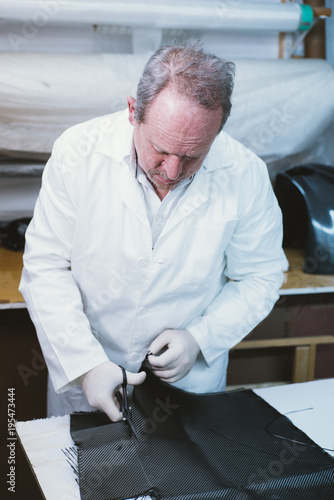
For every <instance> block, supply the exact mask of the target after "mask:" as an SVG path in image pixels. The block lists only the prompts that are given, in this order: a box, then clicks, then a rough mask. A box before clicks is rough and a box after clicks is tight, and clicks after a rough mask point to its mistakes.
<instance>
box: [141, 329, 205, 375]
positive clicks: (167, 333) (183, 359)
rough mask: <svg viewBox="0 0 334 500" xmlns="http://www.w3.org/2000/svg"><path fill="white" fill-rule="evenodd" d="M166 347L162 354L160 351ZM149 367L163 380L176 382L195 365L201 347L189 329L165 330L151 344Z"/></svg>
mask: <svg viewBox="0 0 334 500" xmlns="http://www.w3.org/2000/svg"><path fill="white" fill-rule="evenodd" d="M163 349H166V350H165V352H163V353H162V354H160V356H159V355H157V354H158V353H159V352H160V351H162V350H163ZM149 350H150V351H151V352H152V353H153V354H152V355H149V356H148V358H147V359H148V362H149V368H150V369H151V370H152V372H153V373H154V375H156V376H157V377H159V378H160V379H161V380H162V381H163V382H176V381H177V380H180V379H181V378H183V377H185V376H186V375H187V373H189V372H190V370H191V369H192V367H193V364H194V363H195V361H196V358H197V356H198V354H199V352H200V348H199V346H198V344H197V342H196V340H195V339H194V337H193V336H192V335H191V333H190V332H188V330H164V331H163V332H162V333H160V335H158V337H157V338H156V339H154V340H153V342H152V343H151V345H150V348H149Z"/></svg>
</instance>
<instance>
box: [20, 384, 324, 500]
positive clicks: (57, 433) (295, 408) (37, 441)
mask: <svg viewBox="0 0 334 500" xmlns="http://www.w3.org/2000/svg"><path fill="white" fill-rule="evenodd" d="M254 392H255V393H256V394H258V395H259V396H261V397H262V398H263V399H264V400H265V401H267V403H269V404H270V405H271V406H273V407H274V408H276V409H277V410H278V411H279V412H280V413H282V414H284V415H287V416H288V418H289V419H290V420H291V421H292V422H293V424H294V425H295V426H296V427H298V428H300V429H301V430H302V431H304V432H305V433H306V434H307V435H308V436H309V437H310V438H311V439H312V440H313V441H314V442H315V443H317V444H318V445H319V446H320V447H322V448H324V449H325V451H327V453H329V454H330V455H331V456H334V441H333V421H334V379H326V380H317V381H313V382H306V383H302V384H292V385H291V384H289V385H282V386H276V387H268V388H265V389H257V390H255V391H254ZM69 421H70V418H69V415H66V416H63V417H56V418H51V419H44V420H33V421H28V422H17V424H16V429H17V435H18V437H19V439H20V441H21V443H22V446H23V447H24V450H25V453H26V455H27V458H28V460H29V462H30V465H31V468H32V470H33V472H34V474H35V476H36V479H37V481H38V483H39V486H40V488H41V491H42V492H43V495H44V498H45V499H46V500H60V499H62V500H79V499H80V494H79V487H78V485H77V483H76V481H75V475H74V472H73V471H72V469H71V467H70V465H69V463H68V462H67V461H66V456H65V454H64V452H63V451H62V450H64V449H65V448H70V447H72V446H73V444H74V443H73V441H72V438H71V436H70V433H69ZM271 460H272V457H269V458H268V463H270V461H271ZM129 466H131V465H130V464H129ZM146 498H148V497H146Z"/></svg>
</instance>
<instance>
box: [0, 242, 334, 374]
mask: <svg viewBox="0 0 334 500" xmlns="http://www.w3.org/2000/svg"><path fill="white" fill-rule="evenodd" d="M286 255H287V258H288V261H289V266H290V267H289V271H288V272H286V273H284V283H283V286H282V288H281V289H280V291H279V293H280V296H281V297H284V296H289V295H305V294H323V293H333V292H334V275H315V274H306V273H304V272H303V270H302V264H303V251H302V250H301V249H286ZM21 271H22V253H21V252H12V251H10V250H7V249H5V248H1V247H0V282H1V289H0V309H17V308H24V307H25V303H24V301H23V298H22V296H21V294H20V292H19V291H18V285H19V281H20V276H21ZM332 343H334V331H333V334H332V335H321V334H320V335H314V336H308V337H297V338H295V337H289V338H279V339H260V340H247V339H246V340H244V341H242V342H241V343H239V344H238V345H237V346H236V347H235V348H234V350H250V349H252V350H254V349H257V350H259V349H268V348H280V347H287V348H293V349H294V361H293V375H292V381H293V382H306V381H310V380H313V379H314V372H315V363H316V350H317V346H318V345H321V344H332Z"/></svg>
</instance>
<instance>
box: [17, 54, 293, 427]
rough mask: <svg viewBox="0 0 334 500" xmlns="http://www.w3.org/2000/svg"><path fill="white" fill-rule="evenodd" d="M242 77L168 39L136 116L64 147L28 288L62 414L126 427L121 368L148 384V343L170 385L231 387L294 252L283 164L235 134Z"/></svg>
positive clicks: (141, 91) (45, 193)
mask: <svg viewBox="0 0 334 500" xmlns="http://www.w3.org/2000/svg"><path fill="white" fill-rule="evenodd" d="M233 76H234V65H233V64H232V63H228V62H226V61H223V60H221V59H219V58H218V57H216V56H214V55H210V54H206V53H205V52H204V51H203V50H202V49H201V48H200V47H199V46H197V45H192V44H189V45H185V46H166V47H163V48H161V49H159V50H158V51H157V52H156V53H155V54H154V55H153V56H152V58H151V59H150V60H149V62H148V63H147V65H146V67H145V69H144V73H143V75H142V78H141V80H140V82H139V85H138V92H137V98H136V99H135V98H133V97H128V109H127V110H126V111H122V112H118V113H115V114H113V115H109V116H107V117H101V118H97V119H94V120H91V121H89V122H86V123H83V124H80V125H77V126H75V127H72V128H71V129H69V130H68V131H66V132H65V133H64V134H63V135H62V136H61V137H60V138H59V139H58V140H57V141H56V143H55V146H54V149H53V152H52V156H51V158H50V160H49V162H48V164H47V166H46V167H45V172H44V175H43V185H42V189H41V192H40V195H39V199H38V201H37V204H36V208H35V214H34V218H33V220H32V223H31V225H30V227H29V229H28V231H27V234H26V250H25V255H24V271H23V275H22V280H21V285H20V290H21V292H22V294H23V296H24V298H25V300H26V303H27V306H28V309H29V311H30V315H31V317H32V320H33V321H34V323H35V326H36V330H37V333H38V337H39V340H40V343H41V346H42V349H43V352H44V356H45V359H46V361H47V364H48V368H49V373H50V377H51V379H52V383H53V387H54V389H55V391H56V393H57V394H55V393H54V391H53V388H52V387H51V386H50V388H49V414H61V413H66V412H70V411H74V410H80V409H89V408H91V407H94V408H99V409H101V410H102V411H104V412H105V413H106V414H107V415H108V416H109V417H110V419H111V420H114V421H116V420H119V419H120V418H121V413H120V410H119V408H118V406H117V404H116V402H115V388H116V387H117V386H118V385H119V384H120V383H121V381H122V374H121V369H120V368H119V366H118V365H123V366H124V367H125V368H126V369H127V376H128V382H129V384H133V385H136V384H140V383H142V382H143V380H144V378H145V374H144V373H137V372H138V370H139V368H140V366H141V364H142V361H143V360H144V358H145V355H146V353H147V352H148V351H150V352H151V353H152V354H150V355H149V356H148V366H149V367H150V369H151V370H152V371H153V373H154V374H155V375H157V376H158V377H159V378H160V379H161V380H162V381H164V382H167V383H171V384H174V385H176V386H177V387H179V388H182V389H184V390H187V391H191V392H198V393H204V392H215V391H220V390H224V388H225V379H226V369H227V363H228V351H229V349H230V348H231V347H233V346H234V345H235V344H237V343H238V342H239V341H240V340H241V339H242V338H243V337H244V336H245V335H247V334H248V333H249V332H250V331H251V330H252V329H253V328H254V327H255V326H256V324H258V323H259V322H260V321H261V320H262V319H263V318H264V317H265V316H266V315H267V314H268V313H269V312H270V310H271V308H272V307H273V304H274V303H275V301H276V300H277V298H278V295H277V290H278V288H279V287H280V286H281V283H282V274H283V273H282V269H283V268H284V266H285V257H284V254H283V252H282V248H281V241H282V224H281V214H280V210H279V208H278V205H277V202H276V199H275V197H274V195H273V192H272V189H271V184H270V181H269V177H268V173H267V169H266V166H265V164H264V163H263V162H262V161H261V160H260V159H259V158H258V157H256V156H255V155H254V154H253V153H252V152H251V151H249V150H247V149H245V148H244V147H243V146H242V145H241V144H239V143H238V142H237V141H235V140H233V139H232V138H231V137H229V136H228V135H227V134H226V133H225V132H221V129H222V127H223V126H224V124H225V122H226V120H227V118H228V116H229V114H230V110H231V93H232V89H233ZM87 402H88V403H89V404H88V403H87Z"/></svg>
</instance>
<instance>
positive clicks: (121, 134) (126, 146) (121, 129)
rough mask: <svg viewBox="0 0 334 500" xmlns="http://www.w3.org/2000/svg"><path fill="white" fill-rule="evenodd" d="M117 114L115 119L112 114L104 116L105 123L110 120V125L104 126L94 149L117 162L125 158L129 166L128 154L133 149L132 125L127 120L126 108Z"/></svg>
mask: <svg viewBox="0 0 334 500" xmlns="http://www.w3.org/2000/svg"><path fill="white" fill-rule="evenodd" d="M117 114H118V115H119V116H118V117H117V119H116V120H115V117H114V115H107V116H106V117H104V118H105V120H106V122H107V123H108V121H109V120H110V124H111V126H110V127H108V126H107V127H106V130H107V131H106V132H105V133H104V134H103V136H102V140H101V142H100V144H99V145H98V146H97V147H96V150H95V151H96V152H97V153H102V154H105V155H107V156H110V157H112V158H114V159H115V160H116V161H119V162H122V161H123V160H126V162H127V163H128V165H129V166H130V155H131V151H132V149H133V125H131V123H130V122H129V120H128V116H129V113H128V110H127V109H124V110H122V111H119V112H118V113H117Z"/></svg>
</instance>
